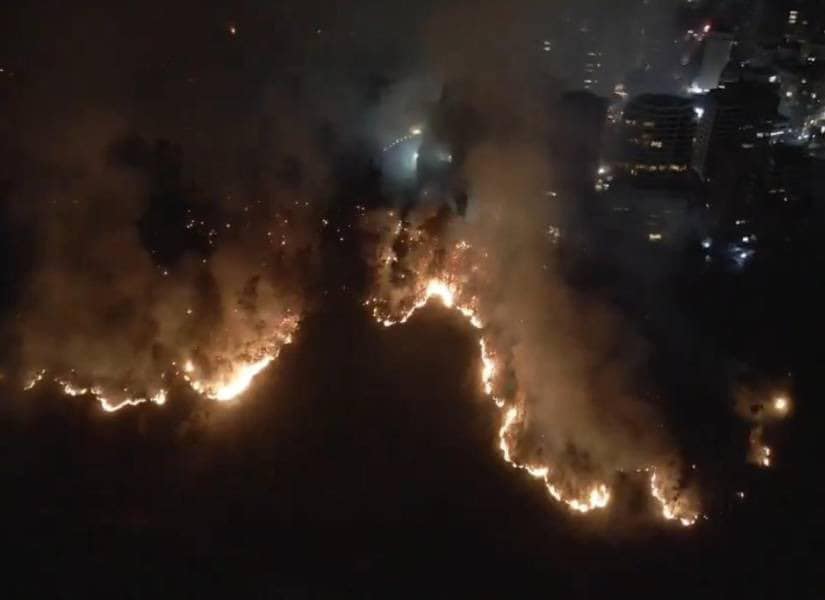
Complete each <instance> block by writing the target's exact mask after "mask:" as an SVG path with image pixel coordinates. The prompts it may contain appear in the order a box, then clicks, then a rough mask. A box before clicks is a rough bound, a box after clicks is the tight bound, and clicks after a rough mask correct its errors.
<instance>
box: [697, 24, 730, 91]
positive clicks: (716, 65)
mask: <svg viewBox="0 0 825 600" xmlns="http://www.w3.org/2000/svg"><path fill="white" fill-rule="evenodd" d="M733 44H734V40H733V35H732V34H730V33H724V32H719V31H711V32H709V33H708V34H707V35H706V36H705V38H704V40H703V42H702V62H701V65H700V67H699V74H698V75H697V76H696V80H695V82H694V85H695V86H696V87H697V88H699V89H702V90H712V89H713V88H715V87H716V86H718V85H719V77H720V76H721V75H722V71H723V70H724V69H725V66H726V65H727V64H728V61H729V60H730V55H731V49H732V48H733Z"/></svg>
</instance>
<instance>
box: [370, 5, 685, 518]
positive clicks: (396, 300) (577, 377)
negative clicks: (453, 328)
mask: <svg viewBox="0 0 825 600" xmlns="http://www.w3.org/2000/svg"><path fill="white" fill-rule="evenodd" d="M511 10H512V8H506V9H505V8H501V7H498V8H496V7H493V9H492V10H491V11H487V12H485V11H484V10H481V12H477V11H478V9H477V8H475V9H474V10H473V14H472V15H469V14H466V13H464V12H460V13H459V14H457V15H453V18H452V19H446V20H439V21H437V25H438V27H435V28H433V29H432V30H431V32H430V33H431V37H432V41H433V43H432V45H431V48H432V50H433V55H434V56H433V61H434V63H435V65H436V67H435V69H436V70H438V71H439V72H440V73H441V75H442V76H443V78H444V89H445V98H444V99H442V100H443V101H442V103H441V105H440V106H439V107H436V108H435V109H434V111H435V113H434V114H433V115H431V118H430V121H429V122H430V123H433V124H435V125H434V127H436V128H438V127H439V126H440V127H441V129H440V131H436V132H435V135H442V136H443V137H444V138H445V139H447V140H449V141H451V142H452V143H455V144H457V145H463V146H464V148H462V152H461V160H460V162H459V164H457V165H456V167H455V169H456V170H455V171H454V172H453V173H452V175H451V177H452V178H453V180H454V181H458V182H461V185H463V186H464V189H463V190H462V192H463V193H464V194H466V198H467V199H468V200H467V206H466V214H455V211H453V210H449V209H446V208H444V209H440V210H439V209H435V208H432V203H427V204H422V205H421V206H420V207H419V208H412V209H410V210H407V211H401V212H400V213H398V212H394V213H391V214H389V215H385V216H383V217H379V216H372V217H370V218H369V219H368V222H367V223H366V227H367V228H368V229H369V230H371V231H373V232H375V231H378V232H379V233H380V235H379V238H380V239H381V242H380V243H379V244H378V245H377V246H376V247H375V248H373V249H372V250H373V252H372V253H371V256H370V259H371V261H372V262H373V264H374V266H375V269H376V284H375V289H374V291H373V293H372V294H371V297H370V300H369V301H368V304H369V305H370V306H372V307H373V310H374V312H375V314H376V316H377V317H378V318H379V320H380V321H383V322H384V323H385V324H386V325H390V324H393V323H395V322H403V321H405V320H406V318H408V317H409V316H410V314H411V312H412V311H414V310H415V308H416V307H419V306H421V305H422V303H423V301H424V300H426V298H428V297H433V296H440V297H441V298H442V300H444V301H445V303H447V304H448V305H454V306H455V307H457V308H459V309H461V310H462V312H465V314H467V315H472V318H474V319H477V321H478V325H480V326H482V327H483V329H482V332H483V333H482V336H483V340H484V341H483V346H482V350H483V352H484V351H487V350H489V351H490V352H491V353H492V354H493V355H494V356H495V361H496V369H495V376H494V381H493V384H492V388H493V389H492V395H493V397H495V398H496V401H497V403H498V404H499V405H500V406H501V407H502V410H503V416H502V422H503V423H504V425H503V427H502V451H503V452H504V455H505V458H506V459H507V460H508V462H510V461H511V459H512V462H514V464H516V465H522V468H525V469H526V470H527V471H528V472H529V473H530V474H531V475H533V476H534V477H539V478H543V479H545V481H546V482H547V484H548V489H549V490H550V492H551V494H552V495H554V496H555V497H557V499H564V500H565V502H567V503H568V504H569V505H570V506H571V507H572V508H574V509H575V510H586V509H590V508H594V507H599V506H601V505H602V504H603V503H604V502H606V491H605V492H603V491H602V490H606V488H601V487H594V486H598V485H601V484H606V485H607V486H610V485H612V483H614V482H615V480H616V479H617V478H622V477H625V476H630V477H638V475H637V474H644V475H643V481H644V485H645V486H646V487H647V486H649V488H650V491H651V495H652V496H653V498H654V499H655V500H656V501H657V502H658V503H659V504H660V505H661V511H662V513H663V514H664V516H665V517H666V518H668V519H673V518H676V519H679V520H681V521H682V522H683V524H686V525H687V524H692V523H693V522H694V521H695V519H696V517H697V515H698V505H697V503H696V498H695V497H694V496H693V494H692V492H690V491H689V490H688V485H687V483H688V482H687V481H686V480H683V476H684V475H686V473H684V469H683V465H682V464H681V462H680V459H679V453H678V450H677V449H676V448H675V447H674V445H673V443H672V442H671V440H670V439H669V436H668V435H667V433H666V429H665V428H664V427H663V423H662V420H661V418H660V417H659V416H658V415H657V414H656V412H655V411H654V410H653V409H652V407H651V406H649V405H648V404H647V403H645V402H644V401H643V399H642V390H644V389H645V388H646V386H647V384H648V383H649V382H648V381H646V378H645V371H644V367H645V361H646V357H647V356H648V353H649V352H650V349H648V348H646V347H645V344H644V343H642V341H641V340H640V339H638V338H637V337H636V336H634V335H633V333H632V332H631V331H629V330H628V328H627V327H626V326H625V325H624V323H623V322H622V319H621V317H620V316H619V314H617V313H616V312H615V311H613V310H611V309H610V307H608V306H606V305H604V304H600V303H598V302H596V301H594V300H592V299H590V298H588V297H587V296H586V295H585V294H583V293H579V292H577V291H576V290H575V289H574V288H573V287H572V286H571V285H568V284H567V283H566V281H565V277H564V275H563V272H562V269H561V268H560V265H559V253H558V248H557V242H558V231H559V226H560V225H564V221H565V219H566V218H567V217H568V215H569V212H570V211H571V209H572V208H573V207H571V206H569V205H565V204H564V203H563V202H562V201H561V200H559V199H558V198H557V194H556V193H555V192H554V191H553V190H554V189H558V188H557V187H556V185H555V183H556V181H557V179H558V176H559V174H558V173H557V172H556V171H555V169H557V168H558V167H557V165H554V164H553V161H552V158H551V156H552V155H551V152H550V149H551V148H550V144H565V143H567V140H564V139H558V138H554V136H553V131H552V122H553V115H552V112H551V110H550V103H549V102H548V100H547V99H548V98H549V97H552V89H553V85H554V83H553V80H552V79H551V78H549V77H548V78H546V79H544V80H542V79H541V78H538V79H536V78H535V77H534V78H533V79H530V78H529V77H528V76H527V73H528V72H530V71H531V69H530V68H528V67H526V66H525V65H523V64H522V63H519V62H518V60H516V59H515V58H514V55H515V56H521V54H519V53H516V52H512V53H511V51H512V49H513V48H514V47H516V48H517V47H518V46H519V44H520V43H524V39H523V36H524V35H525V32H524V29H523V28H518V31H512V32H511V31H508V30H506V28H505V29H504V30H502V29H500V28H496V27H495V24H498V23H523V22H524V21H525V19H524V18H523V17H524V14H523V13H519V15H518V16H514V15H512V14H507V15H501V14H499V12H500V11H505V12H508V13H509V12H510V11H511ZM517 12H518V11H517ZM462 19H464V22H466V23H467V24H468V26H467V27H465V28H463V29H461V30H460V31H463V32H465V33H466V32H468V31H469V32H470V33H469V36H470V37H471V38H472V39H470V40H467V39H464V38H461V39H460V42H456V40H455V31H456V30H455V29H452V28H450V27H447V26H446V25H445V24H450V23H452V24H455V23H456V22H459V21H462ZM515 36H520V37H518V39H516V37H515ZM459 37H460V36H459ZM486 42H490V43H486ZM459 44H460V45H461V46H462V47H467V46H471V47H473V48H478V49H479V56H478V57H477V58H478V61H477V62H476V61H474V60H470V61H467V60H466V55H462V57H463V58H464V59H463V60H455V58H456V55H455V54H454V53H452V52H451V48H452V49H454V48H455V47H456V45H459ZM533 72H534V71H533ZM451 106H452V107H454V106H461V107H462V111H461V112H462V115H464V117H465V118H468V119H475V120H476V121H477V122H478V123H483V128H476V129H475V130H474V131H472V133H471V135H468V136H461V135H460V127H457V126H456V124H455V123H449V124H448V125H447V126H444V113H446V112H449V110H450V107H451ZM467 115H470V116H469V117H468V116H467ZM450 125H452V127H450ZM456 130H459V133H458V134H456ZM425 135H426V134H425ZM457 138H458V139H457ZM548 141H549V144H548ZM428 193H429V191H428ZM454 193H455V191H454V189H453V190H450V191H447V192H445V193H444V195H443V196H442V197H441V199H442V201H443V205H444V206H445V207H446V206H448V205H449V206H455V205H456V203H455V202H454V197H453V196H452V195H451V194H454ZM571 201H573V202H574V201H575V200H570V199H567V200H565V202H571ZM459 206H460V204H459ZM458 212H459V213H461V212H463V211H462V210H461V209H459V210H458ZM441 285H443V286H445V287H447V288H449V291H448V292H440V291H439V286H441ZM445 295H446V296H448V297H447V298H446V299H445ZM514 427H518V435H511V429H512V428H514ZM504 446H507V448H505V447H504ZM548 470H549V471H548ZM571 498H572V500H569V499H571ZM579 498H584V500H581V501H579V500H577V499H579ZM588 498H589V499H588Z"/></svg>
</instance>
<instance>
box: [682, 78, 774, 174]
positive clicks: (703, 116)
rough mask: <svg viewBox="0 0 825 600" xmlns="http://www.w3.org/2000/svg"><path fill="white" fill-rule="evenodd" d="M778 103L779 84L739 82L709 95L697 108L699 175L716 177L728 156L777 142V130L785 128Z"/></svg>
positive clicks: (695, 162)
mask: <svg viewBox="0 0 825 600" xmlns="http://www.w3.org/2000/svg"><path fill="white" fill-rule="evenodd" d="M778 105H779V98H778V96H777V88H776V85H763V84H759V83H752V82H746V81H739V82H736V83H728V84H726V85H725V87H723V88H718V89H715V90H712V91H711V92H710V93H709V94H707V95H706V96H705V97H704V102H703V105H702V106H701V107H698V108H697V117H698V121H699V123H698V126H697V130H696V142H695V144H694V149H693V168H694V169H695V170H696V172H697V173H698V174H699V176H700V177H702V178H703V179H706V178H708V177H710V176H712V175H713V173H714V171H715V170H716V169H717V168H718V167H719V165H720V164H723V163H724V162H725V156H729V155H731V154H735V153H739V152H743V151H747V150H752V149H755V148H758V147H760V146H764V145H767V144H769V143H770V142H771V141H774V140H775V138H776V137H777V136H776V131H782V129H780V128H777V123H778V115H777V111H776V109H777V106H778Z"/></svg>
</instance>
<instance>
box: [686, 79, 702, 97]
mask: <svg viewBox="0 0 825 600" xmlns="http://www.w3.org/2000/svg"><path fill="white" fill-rule="evenodd" d="M705 92H707V90H706V89H705V88H700V87H699V86H698V85H696V82H695V81H694V82H693V83H691V84H690V85H689V86H688V88H687V93H688V94H694V95H697V94H704V93H705Z"/></svg>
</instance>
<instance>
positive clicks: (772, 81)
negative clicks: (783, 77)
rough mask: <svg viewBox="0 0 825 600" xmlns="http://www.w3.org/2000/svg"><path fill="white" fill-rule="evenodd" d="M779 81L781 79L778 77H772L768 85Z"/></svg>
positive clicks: (769, 78)
mask: <svg viewBox="0 0 825 600" xmlns="http://www.w3.org/2000/svg"><path fill="white" fill-rule="evenodd" d="M778 80H779V78H778V77H777V76H776V75H771V76H770V77H768V83H776V82H777V81H778Z"/></svg>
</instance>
